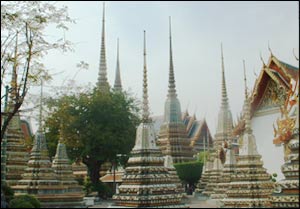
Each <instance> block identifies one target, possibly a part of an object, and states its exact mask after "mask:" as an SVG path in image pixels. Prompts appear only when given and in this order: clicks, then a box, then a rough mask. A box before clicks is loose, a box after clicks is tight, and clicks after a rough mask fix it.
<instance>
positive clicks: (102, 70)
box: [97, 2, 109, 91]
mask: <svg viewBox="0 0 300 209" xmlns="http://www.w3.org/2000/svg"><path fill="white" fill-rule="evenodd" d="M97 86H98V88H99V89H100V90H104V91H106V90H108V89H109V84H108V81H107V67H106V53H105V2H103V17H102V37H101V51H100V64H99V74H98V83H97Z"/></svg>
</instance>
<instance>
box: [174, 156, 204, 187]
mask: <svg viewBox="0 0 300 209" xmlns="http://www.w3.org/2000/svg"><path fill="white" fill-rule="evenodd" d="M174 167H175V168H176V170H177V174H178V176H179V178H180V180H181V181H183V182H185V183H188V184H190V185H194V184H195V183H197V181H198V180H199V179H200V177H201V173H202V167H203V163H202V162H197V161H194V162H186V163H177V164H174Z"/></svg>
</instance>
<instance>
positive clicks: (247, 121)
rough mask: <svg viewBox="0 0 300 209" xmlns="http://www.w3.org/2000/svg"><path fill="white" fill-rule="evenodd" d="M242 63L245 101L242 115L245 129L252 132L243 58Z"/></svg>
mask: <svg viewBox="0 0 300 209" xmlns="http://www.w3.org/2000/svg"><path fill="white" fill-rule="evenodd" d="M243 65H244V81H245V102H244V114H245V115H244V117H245V131H246V133H248V134H251V133H252V129H251V117H250V114H251V112H250V111H251V110H250V104H249V98H248V92H247V78H246V67H245V60H243Z"/></svg>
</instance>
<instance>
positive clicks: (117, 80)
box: [114, 38, 122, 91]
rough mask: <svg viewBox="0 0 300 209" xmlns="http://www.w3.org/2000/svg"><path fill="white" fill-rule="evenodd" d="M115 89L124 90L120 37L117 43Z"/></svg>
mask: <svg viewBox="0 0 300 209" xmlns="http://www.w3.org/2000/svg"><path fill="white" fill-rule="evenodd" d="M114 89H115V90H117V91H122V83H121V74H120V61H119V38H118V44H117V67H116V78H115V84H114Z"/></svg>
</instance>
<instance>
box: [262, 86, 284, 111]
mask: <svg viewBox="0 0 300 209" xmlns="http://www.w3.org/2000/svg"><path fill="white" fill-rule="evenodd" d="M286 98H287V93H286V91H285V89H284V87H282V86H280V85H278V84H276V83H275V82H274V81H273V80H270V81H269V83H268V84H267V88H266V90H265V93H264V95H263V99H262V101H261V104H260V107H259V109H268V108H272V107H277V106H280V105H282V104H284V103H285V101H286Z"/></svg>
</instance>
